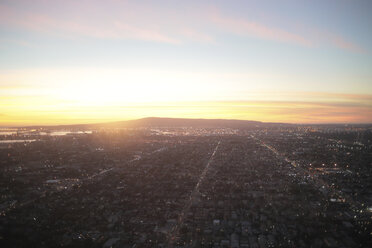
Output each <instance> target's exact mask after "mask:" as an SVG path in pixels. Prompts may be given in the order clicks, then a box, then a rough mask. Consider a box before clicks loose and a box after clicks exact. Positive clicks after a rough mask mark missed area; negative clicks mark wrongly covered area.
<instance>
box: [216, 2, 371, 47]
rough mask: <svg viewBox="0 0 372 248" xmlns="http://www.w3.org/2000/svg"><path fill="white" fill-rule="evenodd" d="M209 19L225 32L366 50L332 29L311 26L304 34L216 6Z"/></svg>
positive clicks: (272, 39) (309, 44) (302, 43)
mask: <svg viewBox="0 0 372 248" xmlns="http://www.w3.org/2000/svg"><path fill="white" fill-rule="evenodd" d="M209 21H210V22H212V23H213V24H215V25H216V26H217V27H218V28H219V29H221V30H223V31H225V32H231V33H235V34H238V35H244V36H251V37H256V38H260V39H265V40H271V41H277V42H284V43H290V44H296V45H300V46H304V47H318V46H319V45H326V46H329V45H331V46H333V47H335V48H338V49H341V50H345V51H350V52H353V53H363V52H366V50H365V49H364V48H362V47H361V46H359V45H358V44H356V43H353V42H351V41H349V40H348V39H347V38H345V37H343V36H341V35H338V34H334V33H332V32H330V31H326V32H325V31H321V30H320V29H316V28H311V30H312V31H311V32H308V33H307V34H306V35H304V34H300V33H299V32H293V31H289V30H288V29H286V28H279V27H276V26H275V25H266V24H263V23H260V22H257V21H252V20H246V19H237V18H234V17H230V16H227V15H224V14H222V12H221V11H220V10H219V9H218V8H215V7H214V8H213V10H212V11H211V14H210V15H209Z"/></svg>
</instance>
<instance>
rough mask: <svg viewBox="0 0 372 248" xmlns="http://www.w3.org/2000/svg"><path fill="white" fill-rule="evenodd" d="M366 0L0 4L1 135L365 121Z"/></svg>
mask: <svg viewBox="0 0 372 248" xmlns="http://www.w3.org/2000/svg"><path fill="white" fill-rule="evenodd" d="M371 11H372V1H368V0H365V1H358V0H355V1H352V0H334V1H326V0H321V1H320V0H319V1H318V0H314V1H300V0H293V1H289V0H283V1H275V0H272V1H265V0H260V1H239V0H236V1H232V0H230V1H227V0H226V1H218V0H215V1H203V0H199V1H192V0H188V1H170V0H169V1H162V0H160V1H138V0H136V1H120V0H105V1H94V0H90V1H87V0H80V1H76V0H75V1H73V0H65V1H53V0H33V1H28V0H11V1H7V0H0V126H24V125H35V124H43V125H54V124H73V123H96V122H106V121H117V120H129V119H136V118H142V117H149V116H157V117H182V118H224V119H243V120H257V121H268V122H289V123H372V29H371V27H372V15H371V14H370V13H371Z"/></svg>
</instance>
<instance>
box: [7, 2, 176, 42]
mask: <svg viewBox="0 0 372 248" xmlns="http://www.w3.org/2000/svg"><path fill="white" fill-rule="evenodd" d="M0 13H1V16H0V25H3V26H6V27H9V26H14V27H17V28H23V29H28V30H32V31H37V32H45V33H49V34H55V35H62V36H87V37H93V38H100V39H135V40H147V41H155V42H164V43H171V44H178V43H180V40H178V39H177V38H176V37H173V36H171V35H169V34H168V33H166V32H163V31H161V30H160V28H159V27H156V26H154V25H152V26H145V27H141V26H140V25H135V24H131V23H130V22H125V21H123V20H120V19H118V20H115V19H113V20H111V19H110V20H105V21H102V22H100V23H98V24H97V23H93V22H91V21H90V20H89V18H85V19H84V18H83V19H82V20H67V19H65V18H57V17H52V16H49V15H47V14H39V13H32V12H25V11H19V10H15V9H13V8H10V7H7V6H4V5H0Z"/></svg>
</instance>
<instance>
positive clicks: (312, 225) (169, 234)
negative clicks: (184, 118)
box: [0, 126, 372, 248]
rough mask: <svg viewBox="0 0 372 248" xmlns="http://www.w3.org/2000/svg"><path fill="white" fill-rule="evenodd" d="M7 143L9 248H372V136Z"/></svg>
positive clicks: (1, 160)
mask: <svg viewBox="0 0 372 248" xmlns="http://www.w3.org/2000/svg"><path fill="white" fill-rule="evenodd" d="M0 137H1V136H0ZM21 138H22V139H32V141H28V142H19V143H11V142H9V139H11V140H13V139H21ZM1 139H2V140H8V141H7V142H5V141H4V142H3V143H0V171H1V172H0V196H1V198H0V247H259V248H262V247H372V228H371V227H372V224H371V222H372V173H371V172H372V135H371V129H370V127H363V128H347V127H305V126H301V127H285V128H284V127H283V128H279V127H278V128H263V127H262V128H250V129H232V128H210V129H208V128H180V127H178V128H173V129H169V128H158V129H151V128H141V129H129V128H128V129H112V130H108V129H105V130H99V131H93V133H72V134H71V133H70V134H66V135H56V136H54V135H51V134H50V133H49V134H46V135H41V134H38V133H36V134H35V132H32V133H23V134H20V133H18V134H9V135H8V136H6V137H5V136H3V137H2V138H1ZM34 140H35V141H34Z"/></svg>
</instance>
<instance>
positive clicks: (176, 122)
mask: <svg viewBox="0 0 372 248" xmlns="http://www.w3.org/2000/svg"><path fill="white" fill-rule="evenodd" d="M263 124H269V123H264V122H260V121H250V120H234V119H187V118H162V117H146V118H142V119H136V120H128V121H116V122H108V123H95V124H74V125H57V126H52V125H50V126H27V127H25V128H46V129H67V128H69V129H89V128H91V129H96V128H136V127H138V128H140V127H153V128H157V127H159V128H161V127H162V128H165V127H169V128H172V127H174V128H180V127H194V128H244V127H253V126H257V125H263ZM271 124H273V123H271ZM278 124H279V123H278Z"/></svg>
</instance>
